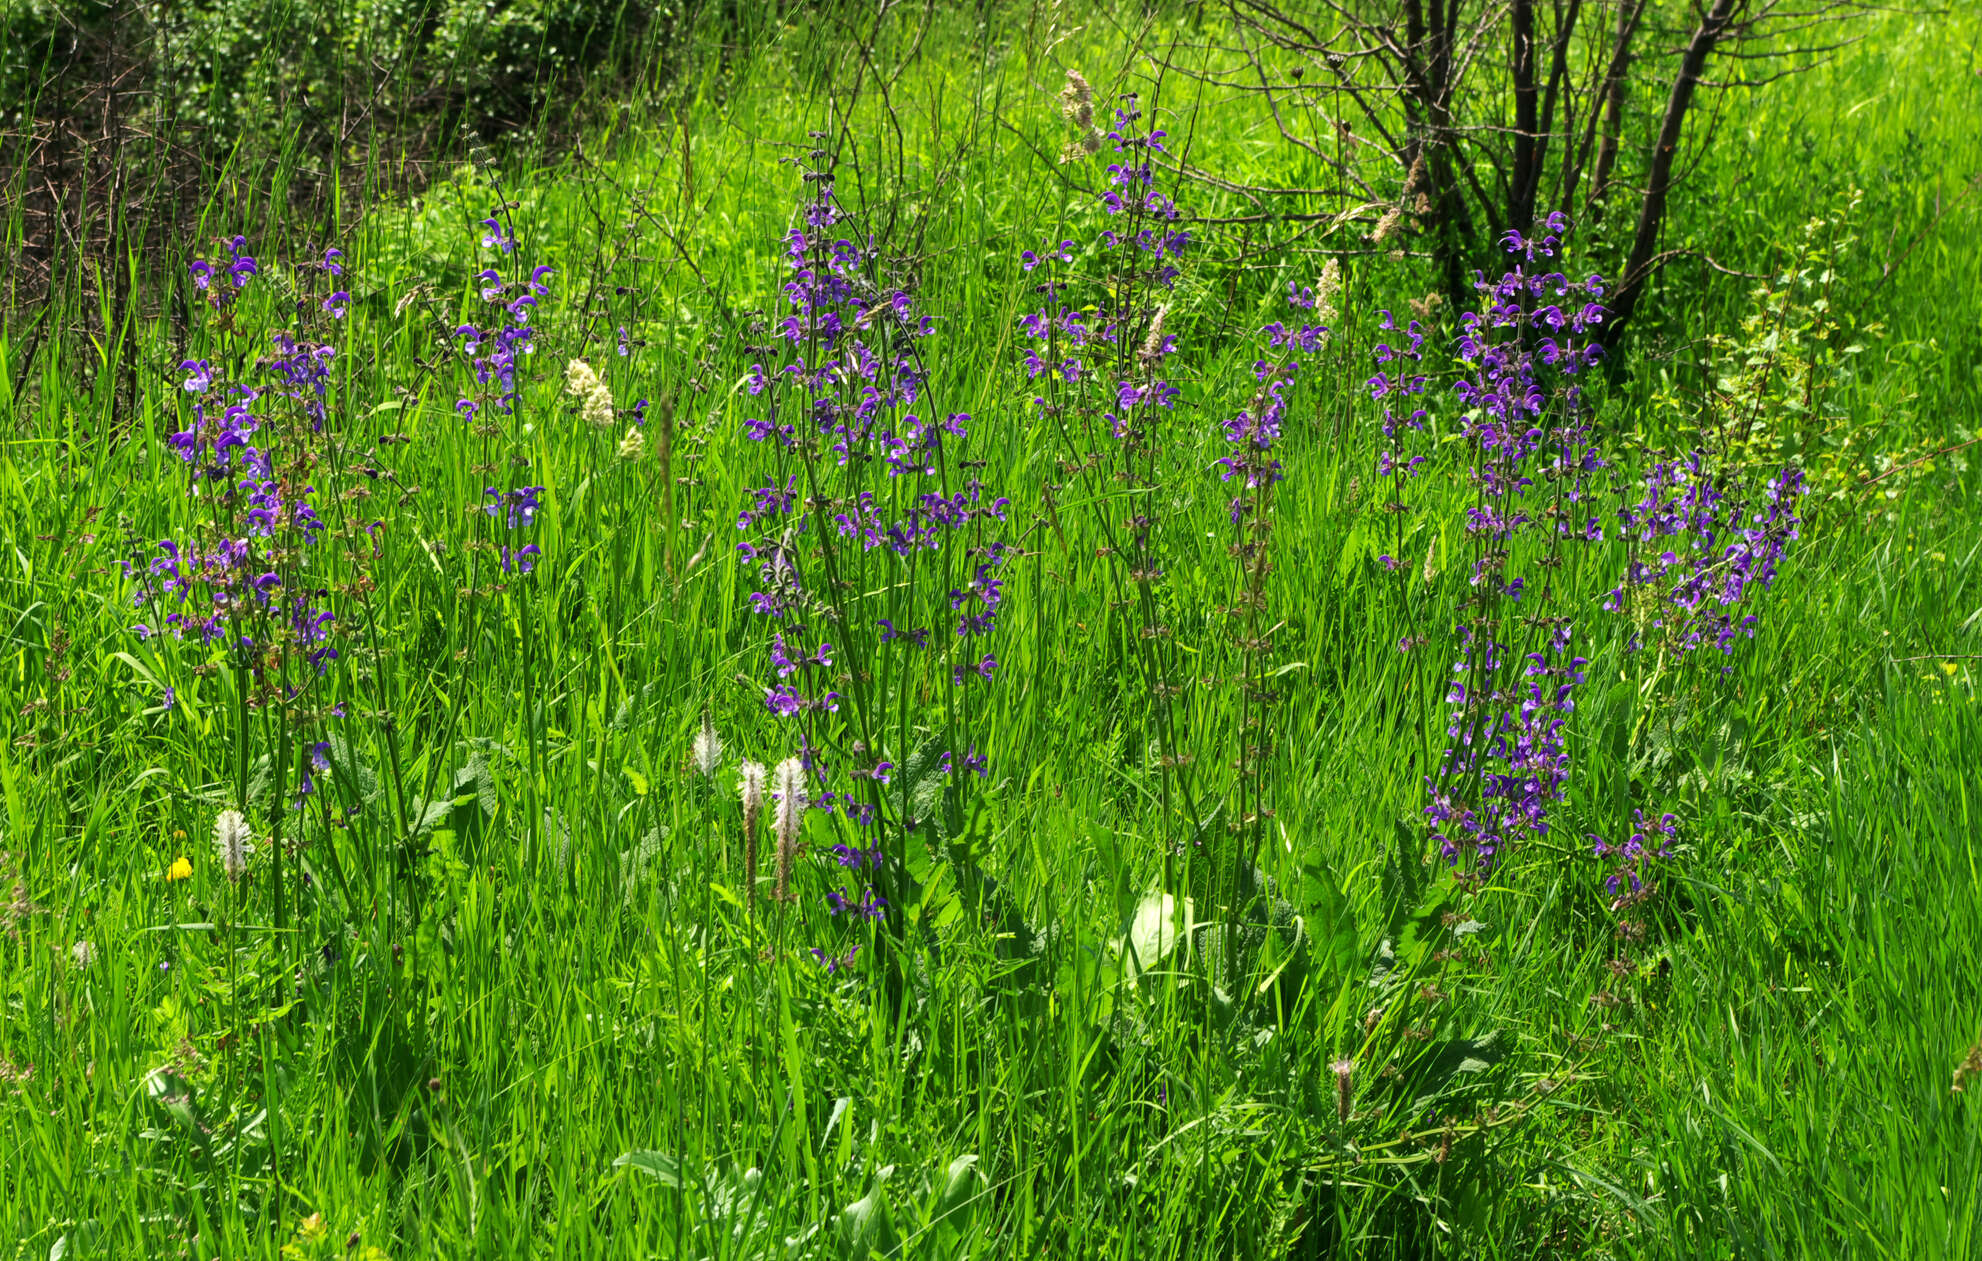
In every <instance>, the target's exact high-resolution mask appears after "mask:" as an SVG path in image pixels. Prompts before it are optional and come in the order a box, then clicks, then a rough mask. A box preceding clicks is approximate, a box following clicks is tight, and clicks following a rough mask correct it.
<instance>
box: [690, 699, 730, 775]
mask: <svg viewBox="0 0 1982 1261" xmlns="http://www.w3.org/2000/svg"><path fill="white" fill-rule="evenodd" d="M692 751H693V753H694V755H695V769H696V771H697V772H698V773H700V774H702V775H704V776H708V777H713V776H714V775H715V773H716V766H717V765H718V764H719V763H720V762H721V761H722V757H723V738H722V737H721V736H719V735H717V734H716V724H715V720H714V719H712V718H710V716H709V712H708V711H707V710H704V711H702V725H701V727H700V728H698V729H697V730H696V732H695V743H694V747H693V750H692Z"/></svg>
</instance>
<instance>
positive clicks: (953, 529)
mask: <svg viewBox="0 0 1982 1261" xmlns="http://www.w3.org/2000/svg"><path fill="white" fill-rule="evenodd" d="M810 162H811V164H810V165H808V166H805V167H802V168H801V172H800V173H801V176H802V178H803V180H804V182H805V185H806V193H807V195H806V197H805V199H804V201H803V202H802V204H801V206H800V208H799V212H798V215H797V220H796V222H795V223H794V224H793V226H792V227H791V229H790V230H789V231H788V232H787V233H786V236H785V241H784V245H785V249H784V258H783V271H784V283H783V290H782V291H783V296H784V303H783V313H782V314H781V315H780V316H779V317H777V318H776V319H775V320H774V321H773V322H770V323H768V324H765V325H763V326H762V328H761V331H762V333H763V334H764V335H766V342H765V343H763V344H759V345H756V346H753V347H752V348H751V350H752V353H753V354H754V355H755V356H757V357H756V359H755V361H754V362H752V363H751V364H750V367H749V373H748V376H747V381H746V387H745V388H746V391H747V394H748V396H749V397H750V398H751V399H752V400H754V402H753V405H752V411H753V413H754V414H753V415H751V416H750V417H748V418H747V419H746V421H745V425H744V428H745V432H746V434H747V436H748V437H749V438H750V439H752V440H754V441H755V442H757V443H758V444H760V446H759V448H758V450H759V452H760V454H759V455H758V456H757V457H756V458H755V459H754V460H753V461H752V463H751V468H752V470H753V482H752V488H751V490H750V491H749V498H748V500H747V501H746V503H745V504H744V505H743V507H742V508H741V510H740V511H739V513H738V515H737V529H738V530H739V531H740V532H741V533H742V534H743V536H744V537H743V539H742V541H741V542H740V543H739V544H738V549H737V551H738V555H739V557H740V558H741V560H742V562H743V564H744V565H745V566H746V567H747V568H748V569H749V570H750V571H751V572H752V573H753V574H754V576H755V579H756V581H755V583H754V585H755V587H756V590H754V591H752V592H751V593H750V597H749V599H750V606H751V608H752V610H753V611H754V612H755V613H756V614H757V615H758V616H759V618H760V619H761V622H762V625H763V630H764V632H765V633H766V636H767V640H768V642H767V643H766V644H765V656H766V664H767V671H766V675H765V678H764V683H763V703H764V707H765V710H766V711H767V712H768V713H769V714H770V715H771V716H772V717H773V718H774V719H776V720H777V721H778V723H779V724H780V725H781V726H782V727H784V728H785V730H786V731H787V732H788V733H789V734H788V735H787V736H786V737H784V738H783V739H782V740H781V741H780V743H782V744H783V745H784V747H786V748H791V747H794V746H795V747H796V748H797V749H798V753H797V754H796V755H795V757H794V758H793V759H791V760H789V761H787V762H786V763H784V764H782V765H781V766H780V768H779V775H778V783H779V794H780V797H779V799H780V803H781V804H780V811H781V813H780V816H779V817H780V829H781V830H780V836H781V837H782V835H783V831H782V828H783V826H784V816H783V813H782V811H783V810H784V806H783V804H782V803H783V802H785V801H787V800H789V799H790V797H789V794H786V793H785V792H784V790H783V784H784V782H785V774H784V772H785V768H786V767H787V766H797V767H801V768H802V769H803V772H804V775H805V777H806V785H805V791H804V793H803V799H804V802H805V804H806V807H807V808H808V810H809V811H811V812H813V813H816V814H818V815H821V816H824V817H826V818H828V819H830V820H831V824H832V827H833V828H834V830H835V833H836V837H837V841H836V843H835V844H834V845H832V846H831V849H830V852H831V853H833V854H834V856H835V857H836V859H837V862H838V865H839V866H840V868H841V869H842V872H841V876H840V878H841V879H842V880H843V881H846V882H848V883H843V884H841V885H840V886H839V887H838V888H836V889H835V890H833V892H832V893H831V895H830V896H829V899H828V905H829V907H830V908H831V909H832V911H833V913H834V914H835V915H836V916H852V917H854V918H855V919H867V920H881V921H884V923H885V925H886V927H887V930H888V931H889V932H890V933H899V931H900V929H901V927H902V923H903V921H902V919H901V912H902V904H903V899H904V896H905V894H906V893H907V892H908V879H907V874H906V869H905V867H904V866H903V860H904V858H905V857H906V855H905V853H904V850H903V846H904V845H905V844H907V843H908V842H909V838H911V837H913V836H921V837H922V838H923V839H924V840H925V841H926V842H927V843H929V844H931V845H933V846H937V847H938V849H939V850H940V848H941V843H942V841H944V840H945V839H948V838H955V837H956V836H958V834H959V833H960V832H961V831H962V827H963V815H964V809H963V793H964V785H963V783H962V782H961V781H962V780H964V779H965V778H967V777H969V776H967V775H966V772H973V773H974V776H975V777H979V778H981V777H983V776H985V775H987V774H988V772H989V764H988V761H987V754H986V752H985V746H986V744H987V743H988V742H987V739H986V733H985V730H984V715H985V713H986V710H987V709H988V705H987V703H986V700H985V698H984V696H983V693H984V691H985V689H987V688H988V687H989V686H990V685H991V684H992V682H993V680H994V677H995V675H996V672H997V668H998V661H997V657H996V655H995V653H994V652H993V651H992V649H991V646H990V645H991V642H992V637H993V635H994V632H995V631H996V629H997V623H998V618H999V613H1000V610H1001V607H1002V605H1003V601H1004V589H1003V588H1004V580H1003V578H1002V576H1001V571H1002V569H1003V567H1004V565H1005V563H1006V560H1007V557H1008V554H1009V551H1010V545H1009V543H1008V542H1007V541H1006V539H1005V537H1004V533H1005V518H1006V510H1007V506H1008V501H1007V500H1006V499H1005V498H1003V497H1002V496H999V495H998V494H997V493H996V492H995V491H994V490H993V489H992V488H991V487H989V486H987V485H986V484H985V482H984V481H983V479H982V476H981V470H982V469H983V467H984V462H983V461H981V460H971V459H966V458H963V457H964V456H966V455H967V454H968V453H969V443H970V437H971V429H972V420H971V417H970V416H969V415H967V414H965V413H961V412H947V413H945V412H940V411H939V410H938V409H937V408H935V407H934V406H932V404H933V400H931V399H929V398H927V397H926V388H927V381H928V377H929V372H928V368H927V366H926V365H925V363H924V359H923V351H922V349H921V347H922V344H923V343H924V341H925V340H926V339H927V338H928V337H930V335H931V334H932V333H933V332H934V324H933V320H932V318H931V317H930V316H929V315H927V314H924V313H922V312H921V311H920V310H919V309H918V308H917V306H916V304H915V302H914V299H913V298H912V296H911V294H910V287H909V283H908V278H907V276H906V275H903V274H900V272H899V268H898V266H897V265H895V264H893V263H892V262H891V261H890V260H889V259H888V258H886V257H885V255H884V254H883V253H882V250H881V247H880V245H879V243H878V242H876V241H874V240H873V239H871V238H867V237H864V236H862V234H861V233H860V232H859V230H858V228H857V226H856V221H855V220H854V218H853V217H852V216H850V215H849V214H848V212H847V211H846V209H845V208H844V207H843V206H842V205H841V204H840V202H839V201H838V199H837V198H836V197H835V195H834V184H833V179H832V171H831V166H830V164H829V163H828V161H827V158H826V154H825V153H824V152H823V151H815V152H814V153H813V154H812V155H811V159H810ZM959 763H961V765H959ZM789 880H790V875H789V872H788V871H787V870H786V867H785V856H784V854H783V852H782V850H781V854H780V873H779V892H780V895H781V896H782V895H783V894H785V893H786V892H788V889H789Z"/></svg>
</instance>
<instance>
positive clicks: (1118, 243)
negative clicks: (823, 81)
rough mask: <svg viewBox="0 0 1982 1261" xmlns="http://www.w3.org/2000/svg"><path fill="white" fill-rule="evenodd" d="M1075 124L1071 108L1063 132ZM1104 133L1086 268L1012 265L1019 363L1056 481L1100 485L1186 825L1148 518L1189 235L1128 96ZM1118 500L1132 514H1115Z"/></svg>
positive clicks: (1122, 600)
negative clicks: (1024, 282)
mask: <svg viewBox="0 0 1982 1261" xmlns="http://www.w3.org/2000/svg"><path fill="white" fill-rule="evenodd" d="M1069 89H1070V95H1069V96H1067V97H1064V98H1063V99H1064V100H1070V101H1077V100H1078V99H1079V98H1081V96H1082V95H1083V94H1085V93H1086V92H1087V91H1088V89H1087V88H1086V84H1085V81H1084V80H1077V79H1073V78H1070V79H1069ZM1079 117H1080V114H1079V112H1078V110H1077V111H1076V112H1075V114H1074V115H1072V116H1071V117H1070V121H1076V122H1077V121H1078V119H1079ZM1113 122H1114V126H1113V127H1112V128H1111V129H1110V130H1109V131H1108V132H1107V133H1106V134H1105V136H1103V137H1102V140H1103V142H1104V143H1107V144H1112V146H1113V149H1114V157H1115V161H1113V162H1111V163H1110V164H1109V165H1108V167H1107V169H1106V172H1105V179H1104V181H1103V187H1102V191H1101V192H1100V193H1099V194H1098V195H1097V196H1096V198H1095V200H1094V202H1093V204H1092V205H1091V206H1090V207H1089V216H1090V218H1089V222H1090V223H1092V224H1093V225H1094V226H1093V228H1092V229H1091V230H1089V231H1088V243H1089V244H1090V245H1091V246H1092V247H1093V250H1094V252H1095V253H1096V255H1098V260H1097V267H1096V268H1095V269H1094V270H1093V271H1092V272H1090V271H1089V270H1088V269H1086V268H1085V267H1077V266H1075V264H1076V260H1077V259H1080V258H1081V257H1082V256H1083V253H1084V247H1083V246H1082V244H1081V243H1080V242H1078V241H1076V240H1075V239H1073V238H1072V237H1066V238H1061V239H1057V240H1055V239H1051V238H1049V239H1047V240H1045V241H1042V242H1041V243H1040V245H1039V248H1038V249H1036V250H1035V249H1026V250H1023V251H1022V252H1021V253H1020V255H1019V266H1020V269H1021V271H1022V272H1024V273H1025V274H1027V275H1028V276H1029V277H1030V278H1031V293H1032V299H1031V309H1030V310H1027V311H1026V312H1024V314H1023V315H1022V316H1021V317H1020V319H1019V331H1020V333H1021V335H1022V340H1021V342H1020V358H1021V363H1022V365H1023V368H1024V372H1025V378H1026V381H1027V384H1028V387H1029V389H1030V390H1031V391H1033V392H1034V397H1033V399H1032V405H1033V409H1034V411H1035V413H1036V414H1037V415H1039V416H1040V417H1041V419H1043V420H1044V421H1046V422H1047V423H1048V424H1049V425H1050V426H1051V427H1053V428H1054V429H1057V430H1058V432H1059V435H1060V440H1061V441H1060V445H1061V448H1062V450H1063V451H1064V452H1065V454H1064V455H1063V456H1062V457H1061V459H1060V461H1059V464H1058V467H1057V471H1058V473H1059V474H1060V475H1061V476H1062V477H1064V478H1065V479H1066V482H1067V483H1071V482H1074V481H1078V480H1095V481H1099V480H1101V479H1103V478H1106V479H1108V489H1107V492H1106V493H1095V494H1092V495H1090V496H1088V497H1087V498H1088V502H1090V503H1092V504H1093V505H1094V508H1093V512H1094V521H1093V523H1094V525H1095V527H1096V528H1097V530H1098V532H1099V533H1100V535H1101V538H1102V542H1103V544H1104V546H1103V548H1102V549H1101V554H1102V555H1104V556H1105V557H1107V558H1108V564H1109V568H1110V575H1109V577H1110V581H1111V583H1112V584H1113V585H1114V587H1115V590H1114V592H1113V595H1114V598H1115V600H1116V601H1117V602H1118V603H1119V604H1120V605H1122V606H1123V607H1126V608H1128V609H1129V610H1130V616H1129V618H1128V623H1127V626H1126V628H1125V631H1124V636H1125V639H1126V641H1127V642H1126V643H1125V645H1124V647H1125V650H1126V651H1127V653H1128V654H1129V656H1130V658H1131V659H1132V660H1134V661H1135V662H1136V676H1137V682H1138V684H1139V685H1140V689H1141V693H1142V696H1143V698H1144V700H1145V703H1146V708H1145V709H1144V712H1143V713H1142V714H1140V715H1139V716H1138V717H1139V720H1140V721H1143V722H1146V723H1147V724H1148V726H1149V728H1150V730H1149V732H1148V740H1147V745H1148V747H1149V748H1150V749H1151V751H1152V756H1153V761H1154V763H1155V765H1156V767H1157V768H1158V769H1159V772H1160V784H1161V789H1162V803H1163V808H1164V812H1165V815H1166V816H1169V817H1174V816H1175V814H1176V812H1177V807H1178V805H1179V804H1180V803H1179V802H1178V800H1177V798H1178V797H1179V796H1181V798H1182V799H1183V800H1182V803H1181V804H1182V813H1183V814H1184V815H1186V816H1190V817H1192V818H1193V819H1194V818H1195V816H1196V814H1197V811H1196V808H1195V805H1194V804H1193V803H1192V798H1193V790H1192V788H1191V786H1190V772H1189V769H1188V768H1189V767H1190V765H1191V763H1192V761H1193V758H1192V755H1191V754H1189V753H1188V752H1186V751H1185V749H1184V748H1183V741H1182V737H1181V734H1180V731H1179V718H1180V711H1181V707H1180V706H1176V705H1174V704H1173V700H1174V698H1175V697H1176V696H1177V695H1178V694H1179V693H1181V691H1182V690H1183V687H1184V684H1183V681H1182V680H1181V679H1180V678H1179V677H1178V676H1179V674H1180V673H1181V671H1180V669H1179V667H1178V665H1177V662H1176V656H1177V653H1176V647H1175V644H1174V643H1173V642H1172V629H1173V627H1172V625H1171V621H1172V614H1171V613H1170V612H1167V611H1166V602H1167V600H1168V593H1167V589H1166V587H1165V584H1164V577H1163V575H1164V570H1165V566H1164V563H1163V559H1162V554H1163V550H1164V539H1165V529H1166V526H1167V525H1168V522H1167V521H1166V519H1165V514H1164V513H1163V511H1162V510H1161V508H1160V507H1159V505H1161V504H1164V503H1166V502H1167V492H1166V490H1165V488H1166V487H1168V486H1171V485H1174V484H1175V483H1176V482H1177V481H1178V480H1179V479H1181V478H1182V477H1183V476H1184V472H1183V470H1182V469H1181V468H1180V467H1177V461H1178V457H1179V453H1180V452H1181V451H1182V450H1183V449H1184V446H1185V444H1184V443H1183V442H1182V441H1180V440H1179V439H1180V437H1181V435H1179V434H1177V433H1175V432H1174V427H1175V426H1176V425H1177V423H1178V422H1177V419H1176V415H1175V413H1176V409H1177V407H1178V403H1179V400H1180V398H1181V396H1182V391H1181V390H1180V389H1179V388H1178V387H1177V385H1176V384H1175V383H1174V382H1173V381H1172V380H1171V376H1172V373H1171V370H1170V368H1169V367H1168V364H1169V362H1170V360H1171V359H1172V358H1173V357H1174V356H1175V355H1176V353H1177V349H1178V346H1177V337H1176V334H1174V333H1173V332H1171V331H1169V328H1168V324H1169V319H1170V293H1171V291H1172V289H1173V288H1174V287H1175V285H1176V282H1177V280H1178V277H1179V276H1180V275H1181V274H1182V273H1181V270H1180V261H1181V259H1182V256H1183V255H1184V253H1185V252H1186V251H1187V250H1188V249H1189V248H1190V246H1191V243H1192V236H1191V231H1190V229H1189V228H1187V227H1186V226H1184V223H1183V218H1182V215H1181V213H1180V212H1179V210H1178V208H1177V204H1176V202H1175V201H1174V200H1173V199H1172V198H1171V197H1170V195H1169V194H1168V193H1166V192H1164V191H1163V190H1162V189H1160V188H1158V187H1157V179H1156V172H1157V168H1156V165H1155V159H1156V158H1157V157H1158V156H1159V155H1162V154H1165V153H1167V152H1168V150H1167V149H1166V148H1165V143H1164V141H1165V133H1164V132H1163V131H1162V130H1161V129H1157V128H1153V127H1151V126H1150V125H1149V124H1148V123H1147V122H1146V121H1145V120H1144V117H1143V111H1142V107H1141V105H1140V103H1139V101H1138V99H1137V98H1136V97H1135V96H1134V95H1133V94H1130V95H1125V96H1123V97H1122V98H1121V100H1120V102H1119V104H1118V106H1117V108H1116V109H1115V111H1114V119H1113ZM1076 222H1078V221H1076ZM1080 230H1081V229H1079V228H1077V229H1076V231H1080ZM1065 484H1066V483H1056V484H1049V486H1048V487H1047V494H1048V495H1049V496H1052V497H1057V496H1059V495H1060V494H1061V493H1062V492H1063V489H1064V485H1065ZM1124 502H1128V503H1133V504H1135V505H1137V506H1136V508H1135V509H1134V510H1133V511H1130V512H1128V513H1122V512H1121V511H1120V507H1119V506H1120V505H1121V504H1122V503H1124ZM1168 880H1169V873H1168V871H1167V867H1166V883H1167V882H1168Z"/></svg>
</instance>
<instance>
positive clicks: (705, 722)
mask: <svg viewBox="0 0 1982 1261" xmlns="http://www.w3.org/2000/svg"><path fill="white" fill-rule="evenodd" d="M636 432H637V431H636ZM694 752H695V769H696V770H698V771H700V772H701V773H702V774H704V775H714V774H715V773H716V767H717V766H718V765H720V764H721V762H722V760H723V738H722V737H721V736H719V735H717V734H716V724H715V721H714V720H713V719H711V718H710V717H709V711H708V710H706V709H705V710H703V711H702V729H701V730H700V731H697V732H696V733H695V746H694Z"/></svg>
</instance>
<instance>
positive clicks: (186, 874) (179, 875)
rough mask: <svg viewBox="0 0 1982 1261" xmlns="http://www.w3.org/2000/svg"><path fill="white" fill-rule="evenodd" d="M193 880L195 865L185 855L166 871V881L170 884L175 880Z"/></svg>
mask: <svg viewBox="0 0 1982 1261" xmlns="http://www.w3.org/2000/svg"><path fill="white" fill-rule="evenodd" d="M192 878H193V864H192V862H191V861H190V860H188V859H187V858H186V856H185V855H183V854H181V855H180V856H179V857H177V858H175V859H173V860H172V865H171V866H169V867H167V868H166V869H165V880H166V883H168V884H169V883H171V882H173V881H175V880H190V879H192Z"/></svg>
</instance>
